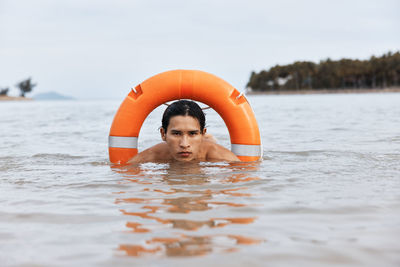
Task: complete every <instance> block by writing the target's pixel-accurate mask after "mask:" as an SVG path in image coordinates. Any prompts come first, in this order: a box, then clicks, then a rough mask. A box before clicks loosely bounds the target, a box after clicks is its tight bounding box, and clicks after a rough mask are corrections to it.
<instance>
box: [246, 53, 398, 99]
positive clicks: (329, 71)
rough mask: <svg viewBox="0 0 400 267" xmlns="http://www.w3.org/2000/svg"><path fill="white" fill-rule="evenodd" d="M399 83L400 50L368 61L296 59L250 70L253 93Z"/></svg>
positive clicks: (250, 86)
mask: <svg viewBox="0 0 400 267" xmlns="http://www.w3.org/2000/svg"><path fill="white" fill-rule="evenodd" d="M396 86H400V52H396V53H391V52H389V53H387V54H384V55H382V56H381V57H375V56H372V57H371V58H370V59H369V60H352V59H341V60H336V61H334V60H330V59H329V58H328V59H327V60H322V61H320V62H319V63H313V62H310V61H297V62H295V63H293V64H289V65H283V66H280V65H276V66H274V67H272V68H270V69H269V70H262V71H260V72H259V73H255V72H254V71H253V72H252V73H251V76H250V79H249V82H248V83H247V88H248V89H250V90H251V91H253V92H263V91H284V90H319V89H367V88H388V87H396Z"/></svg>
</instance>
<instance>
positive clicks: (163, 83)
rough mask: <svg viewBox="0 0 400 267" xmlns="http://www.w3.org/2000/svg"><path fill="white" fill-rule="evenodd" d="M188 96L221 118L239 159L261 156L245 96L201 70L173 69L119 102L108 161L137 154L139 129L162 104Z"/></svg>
mask: <svg viewBox="0 0 400 267" xmlns="http://www.w3.org/2000/svg"><path fill="white" fill-rule="evenodd" d="M178 99H191V100H195V101H199V102H202V103H204V104H207V105H208V106H210V107H211V108H213V109H214V110H215V111H216V112H217V113H218V114H219V115H220V116H221V117H222V119H223V120H224V122H225V124H226V126H227V127H228V131H229V135H230V139H231V151H232V152H233V153H234V154H235V155H236V156H237V157H238V158H239V159H240V160H241V161H256V160H259V159H260V158H261V157H262V147H261V138H260V132H259V129H258V125H257V121H256V119H255V117H254V113H253V110H252V109H251V107H250V105H249V103H248V102H247V99H246V98H245V97H244V95H242V94H241V93H239V91H237V90H236V89H235V88H234V87H232V85H230V84H229V83H227V82H226V81H224V80H222V79H220V78H218V77H216V76H214V75H212V74H209V73H206V72H203V71H197V70H173V71H167V72H163V73H160V74H157V75H155V76H153V77H151V78H149V79H147V80H145V81H144V82H142V83H141V84H139V85H138V86H136V87H135V88H132V90H131V92H130V93H129V94H128V96H127V97H126V98H125V100H124V101H123V102H122V104H121V106H120V107H119V109H118V111H117V113H116V115H115V117H114V120H113V123H112V125H111V129H110V136H109V139H108V144H109V156H110V161H111V162H112V163H116V164H124V163H126V162H127V161H128V160H129V159H131V158H132V157H133V156H135V155H136V154H137V153H138V149H137V147H138V137H139V132H140V128H141V127H142V124H143V122H144V120H145V119H146V117H147V116H148V115H149V114H150V113H151V112H152V111H153V110H154V109H155V108H157V107H158V106H160V105H161V104H163V103H166V102H169V101H173V100H178Z"/></svg>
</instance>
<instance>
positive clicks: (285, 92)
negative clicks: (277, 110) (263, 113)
mask: <svg viewBox="0 0 400 267" xmlns="http://www.w3.org/2000/svg"><path fill="white" fill-rule="evenodd" d="M357 93H360V94H363V93H400V87H391V88H383V89H381V88H371V89H367V88H366V89H319V90H318V89H309V90H304V89H301V90H280V91H263V92H247V93H246V95H309V94H357Z"/></svg>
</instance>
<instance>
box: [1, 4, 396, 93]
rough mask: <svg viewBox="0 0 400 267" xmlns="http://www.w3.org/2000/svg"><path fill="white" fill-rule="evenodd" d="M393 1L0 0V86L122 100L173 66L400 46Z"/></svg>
mask: <svg viewBox="0 0 400 267" xmlns="http://www.w3.org/2000/svg"><path fill="white" fill-rule="evenodd" d="M399 10H400V1H398V0H363V1H361V0H346V1H345V0H335V1H330V0H303V1H298V0H297V1H296V0H279V1H277V0H275V1H270V0H247V1H244V0H241V1H238V0H196V1H192V0H141V1H139V0H111V1H106V0H93V1H92V0H57V1H54V0H0V88H4V87H10V93H9V95H17V94H18V93H19V91H18V89H17V88H15V84H16V83H18V82H19V81H21V80H24V79H26V78H29V77H31V78H32V80H33V82H34V83H37V87H35V88H34V91H33V92H32V93H29V94H27V96H28V97H29V96H34V95H35V94H37V93H43V92H49V91H55V92H58V93H61V94H63V95H68V96H73V97H76V98H78V99H121V100H122V99H123V98H124V97H125V96H126V95H127V94H128V93H129V90H130V88H131V87H133V86H136V85H137V84H139V83H141V82H142V81H144V80H145V79H147V78H149V77H151V76H153V75H155V74H158V73H160V72H164V71H167V70H173V69H197V70H203V71H206V72H209V73H212V74H214V75H217V76H219V77H220V78H222V79H224V80H226V81H227V82H229V83H230V84H232V85H233V86H234V87H235V88H237V89H238V90H239V91H244V89H245V87H246V84H247V82H248V80H249V77H250V74H251V72H252V71H255V72H259V71H261V70H264V69H265V70H267V69H269V68H270V67H273V66H275V65H277V64H279V65H284V64H290V63H293V62H295V61H313V62H319V61H320V60H325V59H327V58H330V59H333V60H337V59H341V58H351V59H368V58H370V57H371V56H372V55H375V56H381V55H382V54H385V53H387V52H389V51H392V52H396V51H399V50H400V16H399V15H398V14H399Z"/></svg>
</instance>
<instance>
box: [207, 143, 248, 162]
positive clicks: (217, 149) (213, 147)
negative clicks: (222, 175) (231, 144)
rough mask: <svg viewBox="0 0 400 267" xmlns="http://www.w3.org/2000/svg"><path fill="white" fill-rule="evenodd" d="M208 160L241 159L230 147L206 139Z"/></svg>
mask: <svg viewBox="0 0 400 267" xmlns="http://www.w3.org/2000/svg"><path fill="white" fill-rule="evenodd" d="M204 148H205V150H206V160H209V161H215V160H218V161H240V160H239V158H238V157H236V155H235V154H233V153H232V151H230V150H229V149H227V148H225V147H223V146H221V145H219V144H217V143H215V142H212V141H205V142H204Z"/></svg>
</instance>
